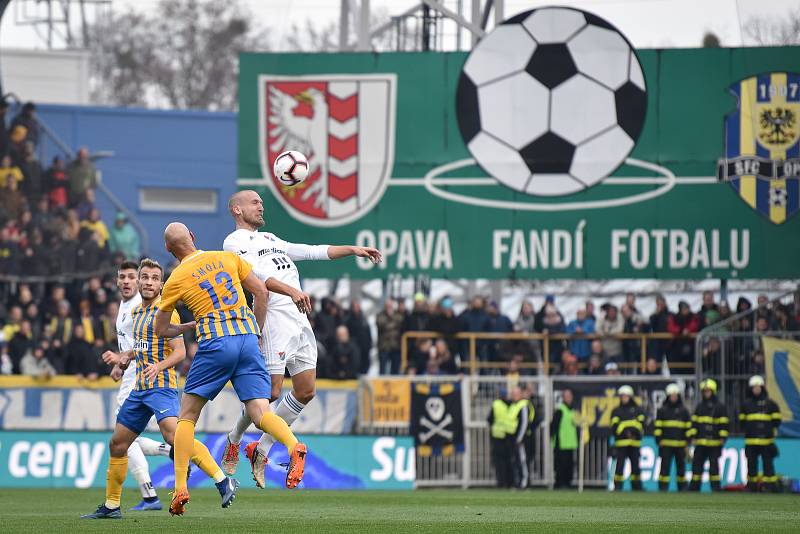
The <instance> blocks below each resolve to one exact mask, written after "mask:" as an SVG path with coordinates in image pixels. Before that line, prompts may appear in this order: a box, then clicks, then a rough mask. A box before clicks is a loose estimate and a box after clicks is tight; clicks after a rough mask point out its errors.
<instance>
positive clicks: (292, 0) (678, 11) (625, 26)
mask: <svg viewBox="0 0 800 534" xmlns="http://www.w3.org/2000/svg"><path fill="white" fill-rule="evenodd" d="M243 2H244V3H245V4H247V5H248V6H249V7H250V9H251V10H252V12H253V14H254V15H255V17H256V19H257V20H258V22H259V24H260V25H262V26H264V27H266V28H268V29H270V33H271V35H272V36H273V39H272V40H273V42H272V47H273V49H280V43H281V42H282V40H283V39H284V38H285V34H286V32H287V31H289V30H290V28H291V27H292V24H293V23H299V24H304V23H305V20H306V19H311V20H313V21H314V23H316V24H319V25H324V24H327V23H330V22H331V21H337V20H338V17H339V0H243ZM73 3H74V4H76V6H77V4H78V2H73ZM157 3H158V0H113V1H112V9H117V10H119V9H128V8H133V9H138V10H145V11H147V10H152V9H153V8H154V6H155V5H156V4H157ZM418 3H419V2H418V1H415V0H371V4H372V7H373V9H376V10H378V9H384V10H386V11H388V13H389V14H392V15H394V14H399V13H402V12H403V11H405V10H406V9H408V8H409V7H411V6H413V5H415V4H418ZM469 3H470V2H469V0H464V4H465V5H469ZM26 5H27V6H31V5H35V4H34V3H32V2H22V3H21V2H11V5H10V6H9V8H8V11H7V13H6V16H5V17H4V19H3V23H2V27H0V46H2V47H19V48H44V41H43V40H42V39H41V38H40V37H38V36H37V35H36V33H35V32H34V30H33V28H32V26H30V25H19V24H17V21H19V20H20V19H22V18H24V14H23V13H22V7H23V6H26ZM445 5H447V6H448V7H450V8H452V9H455V6H456V0H446V2H445ZM545 5H570V6H576V7H580V8H582V9H584V10H587V11H592V12H594V13H596V14H598V15H600V16H601V17H603V18H605V19H607V20H609V21H610V22H612V23H613V24H614V25H616V26H617V27H618V28H619V29H620V30H621V31H622V32H623V33H624V34H625V35H627V36H628V38H629V39H630V40H631V41H632V42H633V44H634V46H636V47H637V48H654V47H691V46H698V45H699V44H700V42H701V40H702V37H703V35H704V34H705V32H706V31H709V30H710V31H713V32H714V33H716V34H717V35H718V36H719V37H720V40H721V41H722V44H723V46H741V45H742V44H748V43H747V40H746V36H743V33H742V27H743V26H744V25H745V24H747V22H748V21H749V20H751V19H752V18H753V17H755V16H768V17H776V18H777V17H781V16H783V15H785V14H786V13H788V12H789V11H790V10H791V9H793V8H794V9H797V7H798V0H550V1H540V0H528V1H523V0H506V2H505V6H506V7H505V11H506V13H505V14H506V17H510V16H512V15H514V14H516V13H519V12H520V11H525V10H527V9H531V8H534V7H538V6H545ZM29 14H31V15H33V14H34V13H32V12H31V13H29ZM77 14H78V13H77V7H76V11H75V13H74V16H75V17H77Z"/></svg>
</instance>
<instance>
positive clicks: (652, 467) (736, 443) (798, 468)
mask: <svg viewBox="0 0 800 534" xmlns="http://www.w3.org/2000/svg"><path fill="white" fill-rule="evenodd" d="M776 444H777V446H778V450H780V456H779V457H778V458H776V459H775V470H776V472H777V473H778V476H780V477H787V478H795V479H797V478H800V440H797V439H783V438H778V439H777V440H776ZM639 467H640V468H641V469H642V484H643V486H644V489H645V490H650V491H657V490H658V475H659V473H660V472H661V459H660V458H659V456H658V446H657V445H656V440H655V439H654V438H652V437H650V436H647V437H645V438H644V439H643V440H642V448H641V457H640V459H639ZM691 471H692V468H691V462H690V461H688V460H687V465H686V480H687V482H688V481H689V480H690V479H691V476H692V473H691ZM613 472H614V468H613V461H612V460H609V468H608V473H609V477H608V483H609V486H608V487H609V489H612V488H613V486H614V482H613V480H612V475H613ZM630 473H631V466H630V463H629V462H626V464H625V479H626V483H625V489H626V490H630V484H629V483H628V482H627V479H628V477H629V476H630ZM719 474H720V477H721V482H722V486H723V487H725V486H731V485H737V484H746V483H747V458H746V457H745V455H744V439H743V438H731V439H729V440H728V441H727V442H726V444H725V448H724V449H723V450H722V456H721V457H720V459H719ZM670 476H671V478H672V481H671V482H670V491H675V482H674V479H675V465H674V464H673V466H672V471H671V472H670ZM703 491H709V484H708V464H706V466H705V471H704V473H703Z"/></svg>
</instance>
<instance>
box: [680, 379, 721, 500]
mask: <svg viewBox="0 0 800 534" xmlns="http://www.w3.org/2000/svg"><path fill="white" fill-rule="evenodd" d="M700 391H701V392H702V396H703V398H702V399H700V402H699V403H698V404H697V408H695V410H694V415H692V426H691V428H690V429H689V432H688V434H687V436H688V437H689V438H690V439H691V440H692V441H693V442H694V456H693V458H692V483H691V484H690V485H689V490H690V491H700V485H701V483H702V480H703V469H704V466H705V463H706V460H708V464H709V465H708V474H709V480H710V481H711V489H712V491H719V490H720V477H719V457H720V455H721V454H722V446H723V445H725V440H726V439H728V416H727V415H726V414H725V406H723V405H722V403H720V402H719V401H718V400H717V383H716V382H715V381H714V380H712V379H710V378H707V379H705V380H703V381H702V382H700Z"/></svg>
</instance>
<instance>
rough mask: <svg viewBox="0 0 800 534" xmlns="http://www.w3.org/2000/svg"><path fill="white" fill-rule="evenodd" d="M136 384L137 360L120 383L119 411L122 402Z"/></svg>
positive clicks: (123, 375) (124, 374)
mask: <svg viewBox="0 0 800 534" xmlns="http://www.w3.org/2000/svg"><path fill="white" fill-rule="evenodd" d="M135 386H136V362H131V364H130V365H129V366H128V368H127V369H125V372H124V373H123V374H122V381H121V383H120V385H119V392H118V393H117V411H116V413H119V409H120V408H121V407H122V403H123V402H125V399H127V398H128V396H129V395H130V394H131V391H133V388H134V387H135Z"/></svg>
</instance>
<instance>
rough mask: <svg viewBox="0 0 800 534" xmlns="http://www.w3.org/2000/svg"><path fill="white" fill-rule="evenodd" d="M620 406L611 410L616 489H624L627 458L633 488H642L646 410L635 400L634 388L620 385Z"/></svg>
mask: <svg viewBox="0 0 800 534" xmlns="http://www.w3.org/2000/svg"><path fill="white" fill-rule="evenodd" d="M617 394H618V395H619V399H620V400H619V406H617V407H616V408H614V411H612V412H611V430H612V432H613V433H614V448H615V452H616V458H617V466H616V469H615V471H614V489H616V490H622V488H623V486H624V484H625V474H624V473H625V460H629V461H630V463H631V477H630V478H631V489H633V490H636V491H640V490H642V476H641V469H640V467H639V447H640V446H641V444H642V433H643V431H644V411H642V409H641V408H640V407H639V405H637V404H636V402H635V401H634V400H633V388H632V387H630V386H620V388H619V389H618V390H617Z"/></svg>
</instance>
